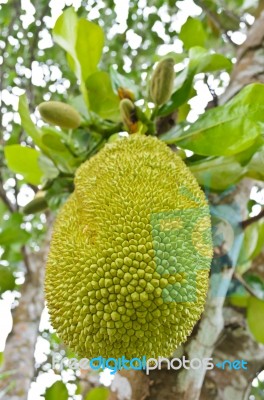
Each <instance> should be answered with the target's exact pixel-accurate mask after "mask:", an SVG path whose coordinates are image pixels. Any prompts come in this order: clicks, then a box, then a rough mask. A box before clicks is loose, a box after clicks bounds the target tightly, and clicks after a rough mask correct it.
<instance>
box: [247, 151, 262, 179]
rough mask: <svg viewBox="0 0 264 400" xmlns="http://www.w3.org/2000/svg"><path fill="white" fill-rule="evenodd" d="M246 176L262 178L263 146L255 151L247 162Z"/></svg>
mask: <svg viewBox="0 0 264 400" xmlns="http://www.w3.org/2000/svg"><path fill="white" fill-rule="evenodd" d="M247 169H248V172H247V176H249V177H250V178H254V179H259V180H264V146H262V147H261V148H260V149H259V151H257V152H256V153H255V154H254V156H253V157H252V159H251V160H250V162H249V164H248V167H247Z"/></svg>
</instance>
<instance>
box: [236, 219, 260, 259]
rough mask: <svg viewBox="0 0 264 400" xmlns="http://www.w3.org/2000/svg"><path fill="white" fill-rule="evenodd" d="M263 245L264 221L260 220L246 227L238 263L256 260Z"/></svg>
mask: <svg viewBox="0 0 264 400" xmlns="http://www.w3.org/2000/svg"><path fill="white" fill-rule="evenodd" d="M263 245H264V224H263V223H262V221H258V222H255V223H254V224H251V225H249V226H248V227H247V228H246V229H245V236H244V241H243V246H242V248H241V251H240V254H239V258H238V264H245V263H246V262H247V261H249V260H254V258H256V257H257V256H258V255H259V253H260V252H261V250H262V248H263Z"/></svg>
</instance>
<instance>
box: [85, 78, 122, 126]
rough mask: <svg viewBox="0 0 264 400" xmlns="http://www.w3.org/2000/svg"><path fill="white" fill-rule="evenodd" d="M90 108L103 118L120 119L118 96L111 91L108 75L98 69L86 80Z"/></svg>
mask: <svg viewBox="0 0 264 400" xmlns="http://www.w3.org/2000/svg"><path fill="white" fill-rule="evenodd" d="M86 87H87V89H88V94H89V102H90V108H91V110H92V111H94V112H95V113H97V114H98V115H100V117H102V118H105V119H110V120H112V121H117V120H119V119H120V111H119V101H120V100H119V97H118V96H117V95H116V94H115V93H114V92H113V89H112V84H111V79H110V76H109V75H108V73H107V72H104V71H99V72H95V73H94V74H92V75H91V76H90V77H89V78H88V79H87V81H86Z"/></svg>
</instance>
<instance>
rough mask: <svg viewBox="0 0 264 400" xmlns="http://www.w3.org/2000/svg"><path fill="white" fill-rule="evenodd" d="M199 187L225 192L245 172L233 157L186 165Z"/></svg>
mask: <svg viewBox="0 0 264 400" xmlns="http://www.w3.org/2000/svg"><path fill="white" fill-rule="evenodd" d="M188 166H189V168H190V170H191V171H192V173H193V174H194V175H195V177H196V179H197V180H198V182H199V183H200V185H202V186H205V187H208V188H211V189H213V190H216V191H218V190H221V191H222V190H225V189H227V188H228V187H229V186H231V185H233V184H235V183H236V182H237V181H238V180H239V179H240V178H241V177H242V176H243V175H244V173H245V172H246V168H245V167H242V166H241V165H240V163H239V162H238V161H237V160H236V159H235V157H217V158H213V159H206V160H202V161H199V162H197V163H193V164H190V165H188Z"/></svg>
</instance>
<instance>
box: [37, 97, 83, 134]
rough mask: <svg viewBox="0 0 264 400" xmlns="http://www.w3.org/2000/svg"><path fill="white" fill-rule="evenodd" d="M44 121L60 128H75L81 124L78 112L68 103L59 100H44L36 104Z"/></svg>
mask: <svg viewBox="0 0 264 400" xmlns="http://www.w3.org/2000/svg"><path fill="white" fill-rule="evenodd" d="M38 110H39V112H40V115H41V117H42V118H43V119H44V121H46V122H48V123H50V124H53V125H58V126H60V127H61V128H66V129H75V128H78V126H80V124H81V116H80V114H79V113H78V112H77V111H76V110H75V109H74V108H73V107H72V106H70V105H69V104H66V103H62V102H60V101H46V102H43V103H41V104H40V105H39V106H38Z"/></svg>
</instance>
